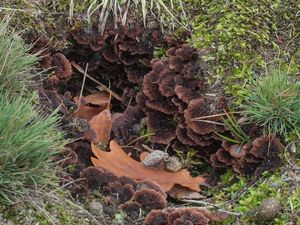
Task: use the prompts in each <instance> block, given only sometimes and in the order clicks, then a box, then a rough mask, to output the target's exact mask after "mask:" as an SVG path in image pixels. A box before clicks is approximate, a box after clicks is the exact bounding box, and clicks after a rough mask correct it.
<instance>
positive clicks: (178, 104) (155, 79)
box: [136, 44, 226, 155]
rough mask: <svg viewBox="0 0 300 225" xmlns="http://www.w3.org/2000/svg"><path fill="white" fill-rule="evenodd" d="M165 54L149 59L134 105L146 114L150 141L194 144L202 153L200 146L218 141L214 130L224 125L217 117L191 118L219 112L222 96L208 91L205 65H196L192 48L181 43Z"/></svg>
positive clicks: (190, 145)
mask: <svg viewBox="0 0 300 225" xmlns="http://www.w3.org/2000/svg"><path fill="white" fill-rule="evenodd" d="M167 55H168V58H162V59H153V60H152V62H151V64H152V68H153V69H152V70H151V71H150V72H149V73H148V74H146V75H145V76H144V80H143V89H142V92H140V93H139V94H138V95H137V97H136V102H137V105H138V107H139V108H140V109H141V110H142V111H144V113H145V114H146V116H147V128H148V129H149V131H150V132H153V133H154V135H152V136H151V137H150V139H151V141H153V142H154V143H158V144H165V145H167V144H169V143H170V142H172V143H176V142H179V143H182V144H183V145H185V146H186V147H192V146H193V147H197V148H198V149H199V155H204V154H205V153H202V152H205V149H201V147H207V146H209V145H212V144H215V143H220V138H218V137H217V135H215V132H223V131H224V127H222V126H221V125H220V122H221V117H217V116H216V117H212V118H210V119H209V121H208V120H203V121H195V120H194V119H195V118H198V117H202V116H208V115H214V114H218V113H220V112H222V110H223V109H224V108H226V104H225V102H224V98H223V97H222V95H219V94H217V93H214V94H212V95H210V93H211V92H212V90H210V89H208V87H207V85H206V83H205V80H204V76H205V72H206V71H205V67H203V68H201V67H199V66H197V65H198V64H199V63H197V62H198V61H199V60H200V59H199V55H198V53H197V51H196V50H195V49H193V48H191V47H189V46H188V45H187V44H183V45H181V46H179V47H172V48H170V49H169V50H168V51H167ZM211 96H213V97H211ZM200 149H201V150H200ZM177 150H178V149H177ZM216 150H217V149H215V151H216Z"/></svg>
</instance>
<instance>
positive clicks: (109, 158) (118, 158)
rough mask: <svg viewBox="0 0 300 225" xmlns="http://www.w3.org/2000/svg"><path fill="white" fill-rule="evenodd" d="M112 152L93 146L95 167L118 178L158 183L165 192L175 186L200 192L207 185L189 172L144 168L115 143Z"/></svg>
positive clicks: (112, 145) (112, 144)
mask: <svg viewBox="0 0 300 225" xmlns="http://www.w3.org/2000/svg"><path fill="white" fill-rule="evenodd" d="M110 149H111V151H110V152H105V151H102V150H100V149H99V148H98V147H97V146H96V145H95V144H92V151H93V153H94V154H95V156H96V157H97V158H94V157H92V158H91V160H92V163H93V164H94V166H95V167H100V168H104V169H106V170H109V171H111V172H112V173H114V174H115V175H117V176H128V177H131V178H133V179H137V180H145V179H147V180H150V181H153V182H155V183H157V184H158V185H159V186H160V187H161V188H162V189H163V190H164V191H165V192H167V191H170V190H171V189H172V187H173V186H174V185H175V184H179V185H181V186H183V187H187V188H189V189H191V190H194V191H200V187H199V185H201V184H202V185H203V184H205V178H203V177H191V176H190V173H189V171H188V170H186V169H183V170H180V171H179V172H177V173H173V172H169V171H166V170H157V169H152V168H147V167H144V166H143V164H142V163H140V162H138V161H135V160H134V159H132V158H131V157H130V156H128V155H127V154H126V153H125V152H124V151H123V149H122V148H121V146H120V145H119V144H118V143H116V142H115V141H111V142H110Z"/></svg>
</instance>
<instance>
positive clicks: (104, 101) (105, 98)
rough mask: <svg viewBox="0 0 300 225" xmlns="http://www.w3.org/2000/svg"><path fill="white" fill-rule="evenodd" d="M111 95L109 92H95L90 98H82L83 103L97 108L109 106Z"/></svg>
mask: <svg viewBox="0 0 300 225" xmlns="http://www.w3.org/2000/svg"><path fill="white" fill-rule="evenodd" d="M109 100H110V98H109V94H108V93H107V92H103V91H102V92H95V93H92V94H90V95H88V96H85V97H82V99H81V101H82V103H83V104H84V105H88V104H92V105H97V106H105V107H107V105H108V104H109Z"/></svg>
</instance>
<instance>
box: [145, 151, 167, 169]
mask: <svg viewBox="0 0 300 225" xmlns="http://www.w3.org/2000/svg"><path fill="white" fill-rule="evenodd" d="M168 157H169V155H168V153H165V152H164V151H161V150H154V151H153V152H151V153H150V154H149V155H147V156H146V158H145V159H144V160H143V164H144V166H146V167H153V168H160V167H161V166H163V165H164V161H165V160H166V159H167V158H168Z"/></svg>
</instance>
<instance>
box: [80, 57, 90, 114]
mask: <svg viewBox="0 0 300 225" xmlns="http://www.w3.org/2000/svg"><path fill="white" fill-rule="evenodd" d="M88 66H89V64H88V63H87V64H86V66H85V71H84V75H83V81H82V85H81V90H80V95H79V101H78V109H79V108H80V105H81V98H82V94H83V89H84V84H85V80H86V73H87V69H88Z"/></svg>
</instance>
